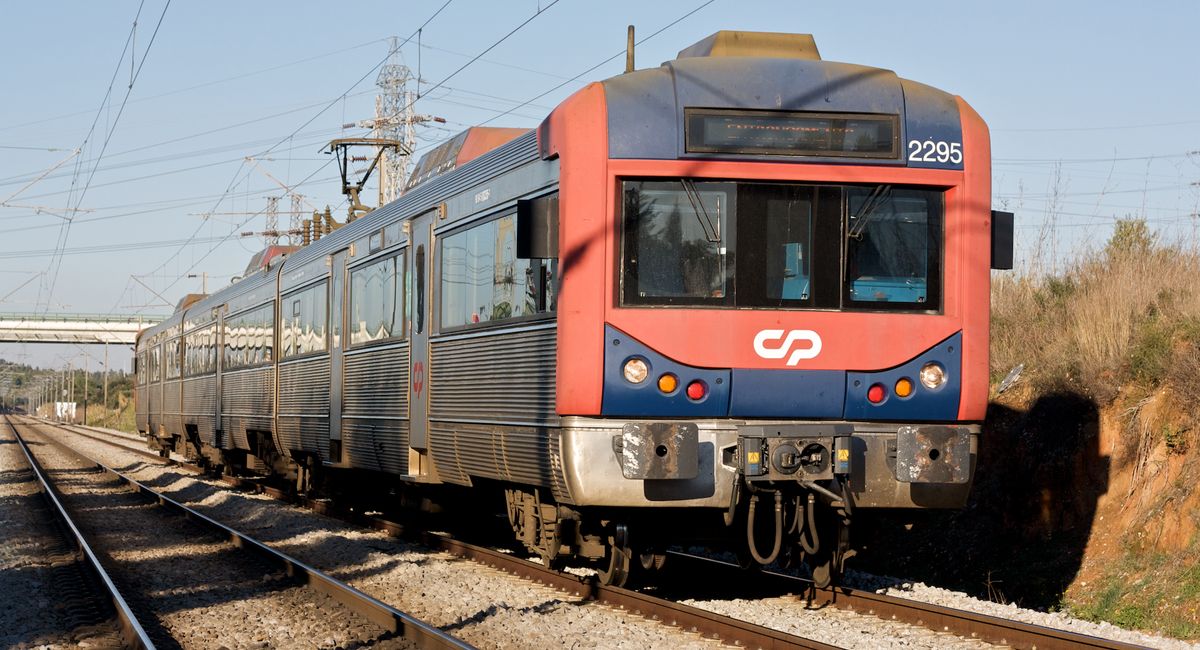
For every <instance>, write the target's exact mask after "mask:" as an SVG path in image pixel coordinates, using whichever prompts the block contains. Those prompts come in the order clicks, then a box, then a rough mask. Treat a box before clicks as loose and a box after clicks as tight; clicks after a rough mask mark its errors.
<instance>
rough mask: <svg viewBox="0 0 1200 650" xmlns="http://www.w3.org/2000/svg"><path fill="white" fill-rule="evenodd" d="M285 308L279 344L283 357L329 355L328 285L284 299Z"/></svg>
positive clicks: (309, 288)
mask: <svg viewBox="0 0 1200 650" xmlns="http://www.w3.org/2000/svg"><path fill="white" fill-rule="evenodd" d="M282 305H283V308H282V309H281V312H282V313H281V316H280V325H281V327H280V342H279V345H280V348H281V352H282V356H283V357H284V358H286V357H294V356H296V355H300V354H308V353H310V352H323V351H325V350H326V349H327V347H328V342H327V339H328V330H329V317H328V314H329V309H328V307H329V291H328V289H327V282H325V281H321V282H318V283H317V284H314V285H312V286H310V287H308V288H307V289H302V290H300V291H295V292H292V293H290V294H288V295H286V296H284V297H283V303H282Z"/></svg>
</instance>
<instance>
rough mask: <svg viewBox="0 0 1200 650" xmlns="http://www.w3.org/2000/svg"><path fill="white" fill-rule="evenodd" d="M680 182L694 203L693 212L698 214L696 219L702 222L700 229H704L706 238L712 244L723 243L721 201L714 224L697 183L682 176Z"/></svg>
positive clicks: (690, 201) (718, 203) (684, 191)
mask: <svg viewBox="0 0 1200 650" xmlns="http://www.w3.org/2000/svg"><path fill="white" fill-rule="evenodd" d="M679 184H680V185H683V193H684V194H686V195H687V198H688V203H691V204H692V212H693V213H694V214H695V215H696V221H698V222H699V223H700V229H701V230H703V231H704V238H705V239H707V240H708V241H709V243H712V244H719V243H721V203H720V201H719V200H718V202H717V222H716V223H715V224H714V223H713V220H712V218H711V217H709V216H708V210H706V209H705V208H704V200H703V199H701V198H700V192H697V191H696V183H695V182H694V181H692V179H690V178H681V179H679Z"/></svg>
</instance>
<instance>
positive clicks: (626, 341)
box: [600, 325, 729, 418]
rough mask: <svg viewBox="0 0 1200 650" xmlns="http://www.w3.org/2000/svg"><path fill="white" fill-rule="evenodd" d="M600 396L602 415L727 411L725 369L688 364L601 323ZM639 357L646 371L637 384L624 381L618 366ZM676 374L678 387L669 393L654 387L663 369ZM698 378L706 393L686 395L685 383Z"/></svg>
mask: <svg viewBox="0 0 1200 650" xmlns="http://www.w3.org/2000/svg"><path fill="white" fill-rule="evenodd" d="M604 338H605V346H604V397H603V401H602V402H601V406H600V412H601V414H603V415H610V416H611V415H616V416H636V417H691V418H696V417H725V414H726V413H728V411H729V371H728V370H720V369H717V370H714V369H711V368H698V367H695V366H688V365H685V364H682V363H679V362H677V361H674V360H672V359H668V358H667V357H665V356H663V355H661V354H659V353H657V352H655V351H654V350H651V349H650V348H649V347H647V346H646V345H645V344H644V343H642V342H641V341H638V340H637V339H635V338H633V337H632V336H629V335H627V334H625V333H624V332H622V331H621V330H618V329H617V328H615V327H613V326H612V325H605V326H604ZM634 358H637V359H641V360H642V361H644V362H646V365H647V366H648V367H649V368H650V375H649V376H648V377H647V378H646V381H643V382H642V383H640V384H631V383H629V382H628V381H625V378H624V375H623V373H622V368H623V367H624V365H625V362H626V361H628V360H630V359H634ZM668 372H669V373H671V374H673V375H675V376H676V377H678V378H679V388H677V389H676V390H675V391H674V392H672V393H669V394H665V395H664V394H663V393H662V392H660V391H659V390H658V378H659V377H660V376H662V374H663V373H668ZM696 380H700V381H702V382H704V383H705V385H706V386H707V387H708V394H707V395H705V396H704V398H703V399H700V400H691V399H688V396H687V395H686V394H685V390H686V387H687V385H688V384H689V383H691V382H692V381H696Z"/></svg>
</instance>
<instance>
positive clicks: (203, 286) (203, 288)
mask: <svg viewBox="0 0 1200 650" xmlns="http://www.w3.org/2000/svg"><path fill="white" fill-rule="evenodd" d="M188 277H189V278H200V293H202V294H204V295H206V296H207V295H208V271H203V272H201V273H199V274H196V273H188ZM104 350H105V354H108V344H107V343H105V344H104Z"/></svg>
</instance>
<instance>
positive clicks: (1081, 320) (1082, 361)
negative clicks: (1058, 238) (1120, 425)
mask: <svg viewBox="0 0 1200 650" xmlns="http://www.w3.org/2000/svg"><path fill="white" fill-rule="evenodd" d="M992 308H993V317H992V375H993V377H994V378H995V377H1002V376H1003V375H1004V374H1005V373H1006V372H1008V370H1009V369H1010V368H1011V367H1013V366H1015V365H1017V364H1018V363H1024V364H1025V367H1026V375H1027V376H1028V377H1030V378H1031V380H1032V381H1033V382H1034V385H1035V387H1037V388H1038V389H1039V390H1050V389H1064V388H1066V389H1071V390H1075V391H1079V392H1083V393H1085V394H1087V395H1088V396H1090V397H1092V398H1094V399H1095V400H1096V401H1097V402H1099V403H1101V404H1104V403H1107V402H1110V401H1111V400H1112V399H1113V398H1115V397H1116V395H1117V394H1118V389H1119V387H1121V386H1122V385H1126V386H1135V387H1141V388H1143V389H1153V388H1157V387H1160V386H1164V385H1169V386H1170V387H1172V388H1175V389H1176V390H1178V391H1180V392H1181V394H1195V392H1191V393H1189V392H1188V391H1195V390H1197V389H1200V352H1198V350H1200V348H1198V347H1197V343H1198V342H1200V251H1198V250H1197V247H1196V246H1189V245H1183V244H1175V245H1166V244H1161V243H1159V242H1158V241H1157V240H1156V238H1155V237H1154V236H1153V235H1152V234H1150V233H1149V231H1148V229H1147V228H1146V226H1145V222H1142V221H1122V222H1120V223H1119V224H1118V227H1117V228H1116V231H1115V234H1114V235H1113V237H1112V239H1110V240H1109V242H1108V243H1107V245H1106V246H1105V247H1104V248H1103V249H1100V250H1096V251H1093V252H1090V253H1086V254H1084V255H1081V256H1080V257H1078V258H1077V259H1076V261H1075V262H1073V263H1072V264H1071V265H1070V266H1069V267H1068V268H1066V269H1065V270H1063V271H1062V272H1060V273H1058V274H1055V275H1033V274H1028V275H1022V276H1011V275H998V276H997V277H996V279H995V282H994V283H993V286H992Z"/></svg>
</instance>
